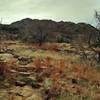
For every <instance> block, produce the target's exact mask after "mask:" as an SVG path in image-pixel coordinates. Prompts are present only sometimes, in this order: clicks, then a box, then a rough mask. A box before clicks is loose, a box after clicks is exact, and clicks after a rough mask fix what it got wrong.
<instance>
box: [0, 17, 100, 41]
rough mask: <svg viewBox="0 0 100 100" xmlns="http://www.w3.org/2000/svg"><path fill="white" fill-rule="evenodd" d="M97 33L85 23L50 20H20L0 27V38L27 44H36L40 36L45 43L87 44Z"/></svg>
mask: <svg viewBox="0 0 100 100" xmlns="http://www.w3.org/2000/svg"><path fill="white" fill-rule="evenodd" d="M99 33H100V32H99V31H98V30H97V29H96V28H95V27H93V26H91V25H90V24H86V23H77V24H75V23H72V22H63V21H60V22H55V21H52V20H38V19H34V20H32V19H30V18H26V19H22V20H20V21H17V22H14V23H12V24H10V25H2V24H1V25H0V36H1V37H3V38H7V39H20V40H23V41H28V42H36V40H37V39H38V38H37V37H40V34H42V35H43V36H44V37H46V39H45V41H50V42H71V41H77V40H83V42H88V39H89V38H90V36H91V37H92V38H91V40H93V39H94V37H98V35H99Z"/></svg>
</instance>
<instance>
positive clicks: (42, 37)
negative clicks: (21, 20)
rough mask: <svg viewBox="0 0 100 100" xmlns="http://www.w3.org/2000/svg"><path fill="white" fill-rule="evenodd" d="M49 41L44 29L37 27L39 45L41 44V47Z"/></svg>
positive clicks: (36, 38) (36, 36)
mask: <svg viewBox="0 0 100 100" xmlns="http://www.w3.org/2000/svg"><path fill="white" fill-rule="evenodd" d="M46 39H47V34H46V32H44V31H43V27H42V26H39V27H37V33H36V35H35V40H36V42H37V43H39V46H41V45H42V44H43V43H44V42H45V41H46Z"/></svg>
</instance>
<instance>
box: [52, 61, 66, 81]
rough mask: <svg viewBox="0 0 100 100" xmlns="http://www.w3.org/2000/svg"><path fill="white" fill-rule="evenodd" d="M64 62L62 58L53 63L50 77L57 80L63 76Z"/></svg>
mask: <svg viewBox="0 0 100 100" xmlns="http://www.w3.org/2000/svg"><path fill="white" fill-rule="evenodd" d="M65 68H66V64H65V61H64V60H59V61H58V62H57V64H55V66H54V69H53V71H52V74H51V78H52V79H53V80H54V81H57V80H59V79H60V78H62V77H63V76H64V73H65Z"/></svg>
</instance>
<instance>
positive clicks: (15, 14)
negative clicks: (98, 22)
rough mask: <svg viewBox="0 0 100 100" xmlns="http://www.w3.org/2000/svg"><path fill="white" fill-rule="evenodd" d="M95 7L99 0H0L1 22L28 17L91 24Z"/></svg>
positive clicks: (98, 6)
mask: <svg viewBox="0 0 100 100" xmlns="http://www.w3.org/2000/svg"><path fill="white" fill-rule="evenodd" d="M95 9H96V10H100V0H0V18H2V19H3V21H2V23H11V22H13V21H16V20H20V19H23V18H26V17H29V18H32V19H52V20H56V21H61V20H64V21H72V22H76V23H77V22H87V23H90V24H93V23H94V21H93V15H94V10H95Z"/></svg>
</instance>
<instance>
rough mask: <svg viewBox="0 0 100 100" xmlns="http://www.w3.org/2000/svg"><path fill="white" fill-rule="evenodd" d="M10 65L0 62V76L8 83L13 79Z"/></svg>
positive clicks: (13, 74) (13, 75)
mask: <svg viewBox="0 0 100 100" xmlns="http://www.w3.org/2000/svg"><path fill="white" fill-rule="evenodd" d="M11 65H12V63H10V62H5V61H0V75H1V76H3V77H4V78H5V79H7V80H8V81H10V82H11V81H14V79H15V73H12V72H11Z"/></svg>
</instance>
